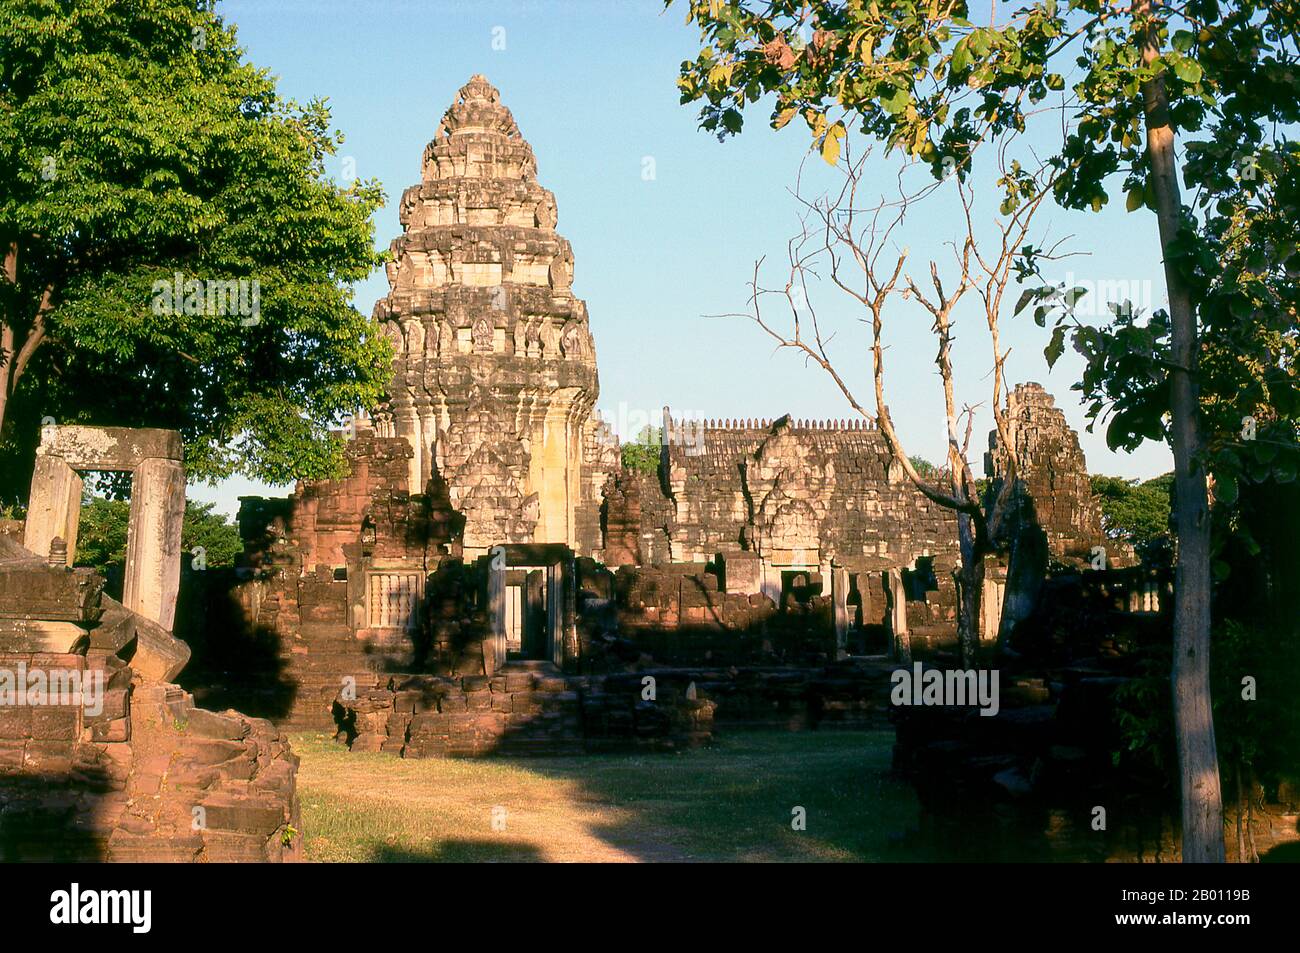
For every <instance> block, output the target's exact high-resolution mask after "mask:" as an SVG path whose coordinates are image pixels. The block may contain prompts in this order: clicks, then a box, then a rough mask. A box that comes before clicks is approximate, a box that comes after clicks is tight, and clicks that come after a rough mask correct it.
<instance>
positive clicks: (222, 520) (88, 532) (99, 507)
mask: <svg viewBox="0 0 1300 953" xmlns="http://www.w3.org/2000/svg"><path fill="white" fill-rule="evenodd" d="M212 507H213V504H211V503H200V502H198V501H197V500H186V501H185V520H184V522H183V523H182V526H181V548H182V549H184V550H185V551H186V552H187V553H194V552H195V551H196V550H197V549H198V547H202V548H203V553H204V558H205V560H206V563H207V567H208V568H209V569H216V568H219V567H221V566H233V565H234V564H235V557H236V556H238V555H239V554H240V553H241V552H243V549H244V544H243V541H242V540H241V539H240V538H239V527H237V526H236V525H235V524H234V523H231V522H229V521H228V520H227V519H226V517H225V516H223V515H222V514H220V513H214V512H212ZM130 521H131V504H130V503H129V502H128V501H126V500H114V499H106V498H104V497H92V498H90V499H88V500H86V501H85V503H84V504H83V505H82V508H81V522H80V524H79V528H78V530H77V553H76V557H75V559H74V563H75V565H78V566H91V567H93V568H95V569H97V570H99V571H100V572H101V573H103V572H107V571H108V570H109V569H110V568H112V567H120V566H124V565H125V564H126V537H127V529H128V527H129V525H130Z"/></svg>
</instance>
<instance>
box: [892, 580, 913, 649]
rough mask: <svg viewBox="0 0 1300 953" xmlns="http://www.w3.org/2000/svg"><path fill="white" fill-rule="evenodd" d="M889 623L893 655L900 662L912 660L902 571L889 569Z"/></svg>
mask: <svg viewBox="0 0 1300 953" xmlns="http://www.w3.org/2000/svg"><path fill="white" fill-rule="evenodd" d="M887 578H888V585H889V623H890V629H891V630H893V634H894V655H895V657H896V658H897V659H898V661H900V662H910V661H912V638H911V635H909V634H908V631H907V591H906V590H905V589H904V588H903V573H902V570H899V569H891V570H889V573H888V577H887Z"/></svg>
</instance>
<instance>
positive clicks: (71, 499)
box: [23, 455, 82, 566]
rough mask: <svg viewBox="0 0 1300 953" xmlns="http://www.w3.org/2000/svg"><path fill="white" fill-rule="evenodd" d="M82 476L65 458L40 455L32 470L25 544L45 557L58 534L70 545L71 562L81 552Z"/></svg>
mask: <svg viewBox="0 0 1300 953" xmlns="http://www.w3.org/2000/svg"><path fill="white" fill-rule="evenodd" d="M81 487H82V479H81V476H80V475H79V474H78V473H77V471H76V470H74V469H72V467H70V466H68V464H67V463H66V462H65V461H64V459H63V458H62V457H49V456H43V455H38V456H37V457H36V468H35V470H33V472H32V488H31V494H30V497H29V499H28V503H27V526H26V529H25V530H24V534H23V545H24V546H25V547H27V548H28V549H30V550H31V551H32V552H34V553H35V554H36V555H38V556H40V557H41V558H42V559H44V558H47V557H48V556H49V555H50V543H51V542H53V541H54V539H55V537H59V538H61V539H62V540H63V541H64V542H65V543H67V544H68V555H67V564H68V565H69V566H71V565H72V560H73V557H74V554H75V553H76V551H77V527H78V525H79V524H80V522H81Z"/></svg>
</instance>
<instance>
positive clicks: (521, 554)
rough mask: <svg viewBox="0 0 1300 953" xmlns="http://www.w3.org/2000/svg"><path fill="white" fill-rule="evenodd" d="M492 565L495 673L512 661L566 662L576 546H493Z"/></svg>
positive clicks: (487, 650)
mask: <svg viewBox="0 0 1300 953" xmlns="http://www.w3.org/2000/svg"><path fill="white" fill-rule="evenodd" d="M482 559H483V560H484V561H485V562H486V566H487V594H488V611H489V615H490V618H491V635H490V637H489V638H488V640H487V642H486V643H485V644H484V653H483V654H484V669H485V670H486V671H487V673H488V674H489V675H490V674H492V672H494V671H496V670H497V669H500V668H501V667H502V666H503V665H506V664H507V663H510V662H520V663H524V662H532V663H544V664H553V665H557V666H559V665H563V663H564V656H565V644H566V641H570V640H567V639H566V634H570V633H571V630H572V627H573V616H574V598H575V593H574V578H573V550H571V549H569V547H567V546H565V545H563V544H559V543H514V544H505V545H500V546H493V547H492V548H491V549H490V550H489V551H488V553H487V555H485V556H483V557H482Z"/></svg>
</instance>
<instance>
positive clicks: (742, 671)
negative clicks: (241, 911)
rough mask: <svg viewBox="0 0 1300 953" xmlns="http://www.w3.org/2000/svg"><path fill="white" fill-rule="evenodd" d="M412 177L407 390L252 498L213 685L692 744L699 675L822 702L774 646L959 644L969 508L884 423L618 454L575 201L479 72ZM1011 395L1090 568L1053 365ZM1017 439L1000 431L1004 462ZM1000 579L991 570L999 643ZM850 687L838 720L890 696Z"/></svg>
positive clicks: (1049, 528) (386, 742)
mask: <svg viewBox="0 0 1300 953" xmlns="http://www.w3.org/2000/svg"><path fill="white" fill-rule="evenodd" d="M421 172H422V174H421V179H420V182H419V183H418V184H416V185H414V186H412V187H410V188H409V189H407V190H406V192H405V193H404V194H403V196H402V200H401V222H402V226H403V234H402V236H401V237H400V238H398V239H397V240H396V241H395V242H394V243H393V246H392V252H393V260H392V262H391V264H390V265H389V268H388V278H389V284H390V291H389V294H388V296H387V297H386V298H384V299H383V300H381V301H380V302H379V303H378V304H377V305H376V308H375V318H376V321H377V322H378V323H379V324H380V326H381V327H382V329H383V332H384V333H385V334H386V335H388V337H389V338H390V339H391V341H392V343H393V346H394V350H395V353H396V356H395V359H394V363H393V381H392V385H391V390H390V397H389V400H388V401H387V403H386V404H385V405H384V406H383V407H382V408H381V409H380V410H379V411H378V412H376V413H375V414H374V416H373V418H372V419H368V420H358V421H356V422H354V424H353V426H352V427H351V428H350V429H351V433H350V435H349V436H350V439H349V442H348V449H347V453H348V458H349V462H350V467H351V470H350V475H349V476H348V477H347V478H346V479H343V480H339V481H325V482H308V483H303V484H300V485H299V486H298V488H297V490H296V491H295V493H294V494H293V495H292V496H291V497H289V498H288V499H262V498H245V499H244V500H243V501H242V508H241V512H240V528H241V533H242V535H243V537H244V540H245V554H246V562H247V565H246V567H245V568H244V569H243V570H242V575H241V578H240V579H239V580H238V581H237V582H236V583H235V584H234V585H233V586H232V587H231V592H230V593H227V592H225V591H222V592H220V593H217V594H216V595H217V596H218V597H219V600H220V599H226V598H227V596H228V595H230V596H231V597H232V598H233V605H234V612H233V613H232V612H230V611H229V609H230V603H229V602H228V603H227V604H226V608H225V609H222V608H221V607H220V606H218V605H217V604H216V603H215V602H214V603H211V604H210V606H209V608H208V610H207V611H206V612H205V613H204V616H205V617H206V618H208V619H209V620H211V624H210V625H209V631H208V632H206V633H200V634H196V635H195V637H194V639H193V640H192V641H195V642H196V644H197V645H199V646H201V650H196V651H201V654H202V655H203V656H204V658H203V661H202V665H201V666H200V668H201V669H202V670H204V671H207V672H208V673H209V674H210V675H211V676H212V678H210V679H209V681H224V682H225V683H227V684H231V683H234V682H238V683H239V684H241V685H243V686H245V688H246V689H247V690H248V692H249V695H248V696H247V697H249V698H250V699H251V700H250V701H249V702H248V704H249V705H253V706H254V708H256V709H258V710H265V711H267V712H268V713H269V714H271V715H272V716H273V717H275V718H276V719H277V720H278V721H280V723H282V724H286V725H290V726H294V727H310V728H318V729H323V730H334V729H335V728H336V727H337V728H338V729H339V730H340V731H341V732H342V733H343V735H344V736H345V737H347V738H348V739H350V740H351V742H352V743H353V745H354V747H357V746H360V747H369V748H372V749H373V748H381V749H383V750H393V751H399V752H402V753H404V754H408V755H414V754H424V753H479V752H482V751H487V750H496V749H514V750H552V749H555V748H557V747H565V746H570V747H572V746H574V745H578V746H582V745H585V746H586V747H592V746H593V745H596V746H598V745H600V744H604V743H607V742H609V743H614V742H617V741H619V740H620V739H621V740H623V741H634V742H637V743H647V744H660V745H672V744H677V743H683V742H688V741H690V740H699V739H700V738H702V737H707V735H708V732H709V730H710V725H711V721H712V718H713V708H714V704H713V702H712V701H709V700H707V699H706V698H705V697H704V695H705V694H707V696H708V698H717V697H719V696H720V695H727V696H728V698H729V701H728V703H726V704H724V705H723V706H722V708H721V709H720V710H719V717H722V716H723V715H724V714H727V716H728V717H737V718H742V717H751V716H754V717H757V715H756V714H755V713H761V712H771V711H773V710H775V711H777V712H778V713H779V717H780V718H781V719H785V720H786V721H789V720H790V719H794V720H798V719H799V718H802V717H804V716H805V715H806V712H805V713H802V714H801V713H800V712H798V711H794V710H793V709H791V707H790V706H789V705H787V704H786V703H785V702H784V701H781V700H780V699H781V698H788V697H795V696H798V697H801V698H803V697H807V696H808V692H807V691H806V690H805V689H806V687H807V686H806V684H804V682H806V680H807V679H809V678H816V677H818V676H816V675H815V674H811V675H806V676H789V677H792V678H795V680H796V681H799V680H800V679H804V681H802V682H799V684H800V685H802V686H803V687H802V688H800V689H799V690H798V691H793V690H791V689H790V688H789V686H788V685H784V687H783V683H780V679H777V680H776V681H775V682H774V681H773V679H772V678H771V677H768V675H764V674H763V671H764V666H766V667H769V668H770V667H771V666H781V665H804V666H810V667H811V668H810V669H809V671H812V672H814V673H815V670H816V669H817V666H826V665H828V664H830V665H833V664H834V663H835V662H836V661H837V660H839V659H844V658H847V657H851V656H856V657H863V656H877V657H887V658H895V659H898V658H903V659H906V658H910V657H911V655H912V654H913V653H914V652H916V653H920V654H924V653H926V652H934V651H940V650H943V649H945V648H946V647H951V645H952V644H953V642H954V641H955V612H956V591H955V584H954V581H953V576H952V570H953V568H954V566H955V565H956V562H957V559H958V551H957V539H956V524H955V520H954V518H953V515H952V513H951V512H949V511H947V510H944V509H942V508H940V507H938V506H936V505H935V504H933V503H931V502H930V501H928V500H927V499H926V498H925V497H924V496H923V495H922V494H921V493H919V492H918V491H917V490H916V489H915V488H914V487H913V486H912V485H911V483H910V482H909V481H908V480H907V478H906V477H905V475H904V474H903V473H902V472H901V470H900V469H899V468H898V467H897V465H896V464H895V463H894V462H893V461H892V459H891V457H890V454H889V452H888V450H887V449H886V446H885V443H884V440H883V437H882V435H881V434H880V433H879V432H878V431H877V430H875V429H873V427H872V426H870V425H869V424H866V423H848V422H844V421H840V422H834V421H832V422H812V421H795V420H791V419H790V418H789V417H781V418H778V419H775V420H758V419H753V420H733V421H697V420H679V419H676V418H674V417H673V416H672V414H671V413H670V412H668V411H667V410H666V411H665V426H664V432H663V440H662V446H661V452H660V459H659V466H658V469H657V472H655V473H653V474H650V473H643V472H635V471H631V470H625V469H624V468H623V467H622V466H621V463H620V453H619V447H618V444H617V441H616V439H615V438H614V437H613V435H612V434H611V432H610V431H609V429H608V428H607V427H606V426H605V425H604V424H603V423H602V421H601V420H600V419H599V418H598V417H597V416H596V415H595V413H594V409H593V408H594V406H595V403H596V400H597V396H598V393H599V382H598V375H597V369H596V360H595V346H594V342H593V338H592V333H591V328H590V325H589V321H588V314H587V308H586V305H585V304H584V302H583V301H582V300H581V299H579V298H578V297H576V296H575V294H574V291H573V281H574V258H573V252H572V249H571V247H570V245H569V243H568V241H566V240H565V239H564V238H563V237H561V235H560V234H559V233H558V232H557V231H556V225H557V221H558V215H557V204H556V201H555V197H554V195H553V194H552V193H551V192H549V191H548V190H547V189H545V188H544V187H543V186H542V185H541V184H540V183H539V182H538V180H537V164H536V160H535V158H534V155H533V152H532V149H531V148H530V147H529V145H528V143H527V142H526V141H525V140H524V139H523V137H522V135H521V134H520V131H519V128H518V127H517V125H516V124H515V121H514V119H513V117H512V116H511V114H510V112H509V110H508V109H506V107H505V106H503V105H502V104H501V102H500V96H499V94H498V92H497V90H496V89H495V88H493V87H492V86H491V85H490V84H489V83H488V82H487V81H486V80H485V79H483V78H482V77H481V76H475V77H473V78H471V80H470V81H469V82H468V83H467V84H466V85H465V86H464V87H463V88H462V89H461V90H460V93H459V95H458V96H457V99H456V102H455V103H453V104H452V106H451V107H450V108H449V109H448V110H447V112H446V114H445V116H444V117H443V119H442V121H441V123H440V124H439V126H438V128H437V131H436V133H435V135H434V138H433V141H432V142H431V143H430V144H429V145H428V147H427V148H426V149H425V151H424V156H423V161H422V168H421ZM1013 406H1014V415H1015V417H1016V421H1017V431H1016V432H1017V440H1018V441H1019V442H1020V446H1019V450H1020V452H1021V456H1022V458H1023V459H1024V460H1026V461H1027V464H1028V467H1027V468H1028V472H1027V473H1025V474H1023V475H1022V476H1023V479H1024V483H1025V486H1026V487H1027V488H1028V489H1029V491H1030V492H1031V493H1032V499H1033V501H1035V502H1036V501H1039V500H1041V501H1042V502H1041V503H1040V504H1039V505H1040V509H1039V511H1038V513H1037V523H1034V519H1033V506H1032V505H1030V506H1029V508H1028V510H1027V511H1026V512H1027V513H1028V514H1029V520H1028V522H1029V523H1030V524H1032V525H1028V526H1026V527H1024V529H1025V530H1026V531H1032V533H1034V534H1037V535H1036V538H1037V539H1038V540H1039V543H1040V545H1038V546H1037V547H1028V548H1027V549H1026V552H1029V551H1033V552H1035V553H1037V554H1039V555H1041V557H1042V559H1043V560H1046V559H1047V558H1048V557H1049V556H1050V557H1051V558H1054V559H1057V560H1065V561H1069V560H1075V561H1077V560H1079V559H1080V558H1081V557H1084V556H1086V554H1087V553H1088V552H1089V551H1090V549H1091V547H1092V546H1094V545H1097V544H1099V543H1100V542H1101V541H1102V539H1103V537H1102V532H1101V527H1100V522H1099V514H1098V512H1097V509H1096V507H1095V505H1094V504H1093V502H1092V500H1091V495H1090V493H1089V490H1088V483H1087V474H1086V471H1085V470H1084V466H1083V456H1082V453H1081V452H1080V451H1079V446H1078V440H1077V438H1076V436H1075V435H1074V434H1073V432H1072V431H1070V429H1069V427H1068V426H1067V425H1066V423H1065V419H1064V417H1063V416H1062V415H1061V413H1060V411H1059V410H1057V409H1056V408H1055V407H1054V406H1053V404H1052V399H1051V397H1050V396H1048V395H1047V394H1046V393H1045V392H1044V391H1043V390H1042V388H1041V387H1039V386H1038V385H1036V384H1027V385H1023V386H1021V387H1020V388H1018V389H1017V390H1016V392H1015V394H1014V396H1013ZM1000 459H1001V457H1000V455H999V451H998V447H997V446H996V441H994V444H993V446H992V448H991V451H990V454H989V458H988V466H989V469H990V475H991V476H995V477H996V476H997V475H998V473H999V472H1000V470H999V466H1000ZM1040 493H1041V494H1042V495H1041V497H1040V495H1039V494H1040ZM1042 506H1046V507H1047V508H1046V509H1041V507H1042ZM1026 558H1028V557H1026ZM1035 558H1037V557H1035ZM1013 562H1014V556H1013ZM1013 568H1014V567H1013ZM1006 578H1007V574H1006V572H1003V571H1001V570H999V569H998V567H991V571H990V573H989V578H988V582H987V583H986V585H987V587H988V591H987V592H986V598H985V604H986V606H988V612H987V615H988V618H987V620H986V622H985V624H984V626H983V631H984V634H985V635H986V637H989V638H993V637H996V636H997V634H998V633H997V625H998V621H997V620H998V618H999V615H1000V607H1001V605H1002V587H1003V586H1004V585H1005V580H1006ZM219 600H218V601H219ZM234 630H242V631H244V632H245V633H246V634H247V633H251V634H249V635H248V637H249V638H250V639H252V640H253V642H254V643H255V644H256V646H257V647H258V648H257V649H256V650H255V651H254V650H252V649H250V648H249V644H250V643H247V642H240V641H239V640H238V639H236V638H235V637H234V636H232V634H231V633H232V631H234ZM187 637H188V636H187ZM253 656H256V657H258V658H260V659H261V660H262V661H263V663H264V664H263V665H262V667H261V668H260V669H258V670H252V669H250V668H249V666H248V665H247V659H248V658H249V657H253ZM682 666H693V667H694V668H693V669H691V670H686V669H683V668H682ZM630 671H631V672H636V673H640V675H639V676H638V677H637V678H631V679H629V677H628V673H629V672H630ZM647 672H658V673H659V676H657V678H658V681H657V692H658V696H657V698H656V699H655V704H653V705H647V704H645V703H644V702H645V699H644V698H643V697H642V695H641V694H640V691H641V689H642V687H643V685H642V680H641V679H642V677H643V676H644V674H645V673H647ZM683 672H686V676H685V677H679V676H680V675H681V673H683ZM674 673H675V674H674ZM692 673H694V677H692ZM782 677H783V678H784V677H787V676H782ZM831 681H832V682H833V683H834V684H833V685H826V686H823V688H822V689H821V690H820V694H819V695H818V701H817V702H816V705H817V706H818V711H819V712H820V713H822V714H825V713H826V712H831V711H839V712H842V713H845V714H844V717H852V712H854V711H861V710H864V709H865V708H866V707H869V706H868V705H867V702H866V700H865V699H864V693H867V692H869V689H868V688H865V687H863V686H862V685H860V684H858V683H856V682H854V681H853V679H852V678H848V679H847V680H846V678H845V677H842V676H841V675H836V676H835V677H834V678H832V679H831ZM196 684H197V683H196ZM705 684H707V685H708V686H709V691H708V692H707V693H701V692H700V690H699V686H700V685H705ZM801 692H802V694H800V693H801ZM778 696H779V697H778ZM774 699H775V700H774ZM764 717H768V716H764Z"/></svg>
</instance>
